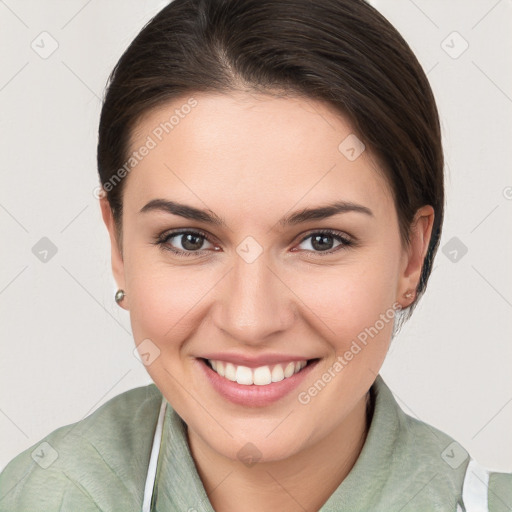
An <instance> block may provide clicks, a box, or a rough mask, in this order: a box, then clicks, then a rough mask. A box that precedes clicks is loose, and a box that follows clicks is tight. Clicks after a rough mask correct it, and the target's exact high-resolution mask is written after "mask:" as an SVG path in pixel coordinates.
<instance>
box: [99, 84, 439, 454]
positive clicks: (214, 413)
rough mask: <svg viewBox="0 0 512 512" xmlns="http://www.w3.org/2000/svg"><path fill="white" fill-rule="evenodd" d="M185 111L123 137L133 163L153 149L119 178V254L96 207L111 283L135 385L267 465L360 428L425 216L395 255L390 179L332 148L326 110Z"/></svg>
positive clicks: (208, 107) (244, 102) (285, 103)
mask: <svg viewBox="0 0 512 512" xmlns="http://www.w3.org/2000/svg"><path fill="white" fill-rule="evenodd" d="M193 97H194V98H195V100H196V101H197V104H196V105H195V106H194V107H193V108H191V109H181V106H182V105H184V104H186V102H187V99H188V98H184V99H182V100H180V101H174V102H172V103H169V104H167V105H165V106H163V107H159V108H158V109H156V110H153V111H151V112H149V113H148V114H147V115H145V116H144V118H143V119H141V120H140V122H139V123H138V125H137V126H136V129H135V130H134V132H133V137H132V148H131V149H132V150H134V151H135V150H137V149H138V148H140V147H141V146H143V145H145V144H146V145H147V146H151V148H150V150H149V151H147V152H146V151H142V152H144V153H147V154H146V155H145V156H144V157H143V158H141V160H140V162H138V163H137V165H136V167H135V168H134V169H133V170H132V171H131V172H130V173H129V175H128V176H127V178H126V183H125V189H124V195H123V218H122V233H123V241H122V249H123V254H122V256H121V254H120V252H119V250H118V248H117V245H116V243H115V230H114V229H113V222H112V216H111V213H110V209H109V207H108V203H107V202H106V200H105V199H103V200H102V210H103V215H104V219H105V222H106V224H107V226H108V228H109V231H110V234H111V239H112V251H113V252H112V260H113V270H114V274H115V277H116V280H117V283H118V285H119V287H120V288H122V289H124V290H125V292H126V298H125V299H124V301H123V303H122V305H123V307H125V308H126V309H128V310H129V311H130V317H131V323H132V330H133V334H134V338H135V343H136V345H139V344H140V343H142V342H144V343H145V345H143V347H144V348H145V351H148V348H149V352H150V354H151V355H150V356H149V357H150V361H149V362H150V363H151V364H149V365H148V366H147V370H148V372H149V374H150V375H151V377H152V379H153V380H154V382H155V383H156V385H157V386H158V387H159V389H160V390H161V391H162V393H163V394H164V396H165V397H166V398H167V400H168V401H169V403H170V404H171V405H172V406H173V407H174V409H175V410H176V411H177V412H178V414H179V415H180V416H181V417H182V418H183V419H184V420H185V422H186V423H187V425H188V427H189V433H192V434H193V435H194V436H196V438H197V439H201V442H202V443H203V444H204V445H205V446H208V447H209V448H210V449H211V450H213V451H214V452H216V453H218V454H221V455H224V456H226V457H229V458H232V459H236V457H237V453H238V451H239V450H240V449H241V448H242V447H244V446H245V445H246V443H248V442H250V443H252V444H253V445H255V446H256V447H257V449H258V450H259V452H260V453H261V456H262V458H263V460H280V459H284V458H286V457H289V456H291V455H294V454H296V453H299V452H301V451H303V450H306V449H307V448H309V447H311V446H313V445H314V444H315V443H318V442H320V441H322V440H323V439H327V438H328V437H329V436H333V435H334V434H335V433H336V432H338V433H340V432H341V431H342V430H343V428H346V425H348V424H349V423H350V422H352V424H356V423H357V424H361V420H362V415H363V413H364V404H365V395H366V392H367V390H368V389H369V387H370V386H371V384H372V383H373V381H374V380H375V377H376V375H377V374H378V372H379V369H380V367H381V365H382V363H383V361H384V358H385V355H386V352H387V350H388V346H389V343H390V338H391V333H392V328H393V320H392V313H393V311H394V309H395V308H396V303H397V302H399V303H400V304H402V305H403V306H406V305H408V304H409V303H410V302H411V300H412V299H409V300H408V299H404V294H405V293H406V292H407V291H408V290H414V289H415V287H416V284H417V282H418V279H419V275H420V270H421V264H422V262H423V256H424V254H425V251H426V248H427V245H428V239H429V236H430V228H431V225H432V218H433V216H432V215H431V211H430V210H428V208H429V207H427V209H426V210H424V211H423V212H422V213H423V216H420V217H419V218H420V220H419V221H418V223H417V226H418V228H417V229H416V231H414V232H413V233H412V236H411V244H410V246H404V245H403V244H402V241H401V239H400V234H399V224H398V219H397V214H396V210H395V206H394V203H393V197H392V193H391V190H390V187H389V185H388V183H387V180H386V178H385V177H384V176H383V174H382V173H380V172H377V171H376V170H375V166H374V164H373V163H372V161H371V159H370V155H369V152H368V151H363V152H362V153H361V155H360V156H359V157H358V158H356V159H355V160H354V159H353V155H352V152H350V151H348V152H347V150H346V145H342V146H341V147H342V149H344V148H345V149H344V151H345V152H344V153H343V152H342V151H340V149H339V146H340V143H341V142H342V141H344V140H345V139H346V138H347V137H348V136H349V135H351V134H352V129H351V126H350V125H349V124H348V123H347V122H346V120H344V119H343V117H341V116H340V115H339V114H338V113H335V112H334V111H333V109H332V108H329V107H328V106H326V105H324V104H323V103H320V102H315V101H314V100H311V99H307V100H306V99H302V98H275V97H270V96H256V95H254V96H253V95H249V94H242V93H238V94H231V95H220V94H194V95H193ZM176 109H178V110H179V112H181V113H182V115H179V116H177V117H176V119H179V120H178V121H177V122H176V119H175V120H174V122H173V123H174V125H173V127H172V130H171V129H169V126H167V129H168V131H169V134H166V133H165V131H164V132H163V136H161V139H162V140H161V141H160V140H158V137H157V135H155V134H160V135H162V128H161V125H160V123H164V122H165V121H169V118H170V117H171V116H172V115H173V114H174V113H175V110H176ZM180 109H181V110H180ZM185 111H186V112H189V111H190V112H189V113H188V114H186V115H184V114H183V112H185ZM159 126H160V130H158V127H159ZM148 136H149V137H150V138H151V140H152V141H154V143H155V144H152V143H149V144H148V140H149V139H148ZM348 141H352V139H348ZM345 144H346V143H345ZM153 146H154V147H153ZM349 146H350V144H349ZM142 152H141V153H142ZM346 155H348V156H350V157H351V159H349V158H347V156H346ZM334 204H336V205H337V208H332V209H330V210H329V211H328V212H326V211H323V215H322V212H316V215H315V214H310V215H305V214H304V211H305V210H310V209H318V208H324V207H326V206H332V205H334ZM180 205H186V206H180ZM197 210H201V211H202V213H201V212H198V211H197ZM171 212H174V214H173V213H171ZM429 212H430V213H429ZM297 213H302V214H303V215H299V216H298V215H297ZM310 213H311V212H310ZM326 214H331V215H329V216H326ZM326 231H328V232H326ZM174 251H176V252H174ZM393 305H395V307H394V306H393ZM365 332H366V343H365V344H364V343H363V342H362V339H364V338H365V336H364V334H362V333H365ZM369 333H371V335H370V334H369ZM144 340H150V341H144ZM354 343H356V345H357V346H358V347H359V350H357V349H356V348H355V345H354ZM158 351H159V352H158ZM348 352H350V353H351V354H352V356H350V354H348ZM206 359H213V360H215V362H213V366H214V367H216V368H217V370H218V371H219V373H221V374H222V373H224V377H222V376H220V375H219V374H217V373H215V372H214V371H213V369H211V368H210V366H209V365H208V364H207V363H206V362H205V360H206ZM218 361H220V362H218ZM301 361H304V362H309V364H308V365H307V366H305V367H304V368H302V369H301V367H302V366H303V363H302V364H301V363H300V362H301ZM228 362H230V363H238V366H243V367H246V368H241V369H239V370H237V365H236V364H234V365H233V367H231V366H230V365H228V364H227V363H228ZM290 362H295V363H297V362H299V364H298V365H292V366H289V363H290ZM277 363H282V370H283V372H281V370H280V369H276V364H277ZM336 363H337V364H336ZM210 364H211V363H210ZM287 366H288V369H287ZM247 368H249V370H247ZM255 368H258V369H257V370H255ZM296 369H300V371H299V372H298V373H297V374H296V375H295V376H293V377H291V378H284V379H283V376H284V375H289V374H290V373H291V372H292V371H295V370H296ZM281 373H284V375H281ZM326 375H327V377H326ZM329 375H330V378H329ZM226 377H229V378H231V379H232V378H235V379H238V380H239V381H240V382H244V383H245V384H238V383H233V382H231V380H229V378H226ZM272 378H274V380H275V381H276V382H273V383H270V384H268V380H269V379H270V380H272ZM244 379H249V380H244ZM251 379H254V380H256V384H252V385H250V382H251ZM319 381H321V382H323V385H321V383H319ZM248 383H249V385H248ZM315 383H316V388H315ZM312 388H314V389H316V392H315V390H314V389H312ZM358 422H359V423H358ZM189 435H190V434H189Z"/></svg>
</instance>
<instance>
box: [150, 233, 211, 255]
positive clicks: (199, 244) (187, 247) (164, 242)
mask: <svg viewBox="0 0 512 512" xmlns="http://www.w3.org/2000/svg"><path fill="white" fill-rule="evenodd" d="M175 239H176V240H177V241H176V240H175ZM205 242H208V243H210V244H211V242H209V241H208V237H207V236H206V234H205V233H201V232H199V231H179V232H170V233H169V232H167V233H165V234H164V235H162V236H161V237H159V238H158V240H157V244H158V245H160V246H161V247H162V248H164V249H166V250H169V251H171V252H174V253H175V254H178V255H183V256H190V255H192V254H194V253H201V252H202V251H203V250H206V249H205V247H204V243H205ZM176 245H177V246H178V247H176ZM212 245H213V244H212Z"/></svg>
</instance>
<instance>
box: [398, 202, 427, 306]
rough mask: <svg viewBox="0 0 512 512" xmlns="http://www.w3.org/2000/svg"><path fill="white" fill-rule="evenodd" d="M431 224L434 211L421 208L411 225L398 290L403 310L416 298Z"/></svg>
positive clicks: (424, 207) (425, 207)
mask: <svg viewBox="0 0 512 512" xmlns="http://www.w3.org/2000/svg"><path fill="white" fill-rule="evenodd" d="M433 224H434V209H433V208H432V206H430V205H426V206H423V207H421V208H420V209H419V210H418V211H417V212H416V215H415V216H414V219H413V221H412V223H411V227H410V231H409V244H408V246H407V248H406V261H405V266H404V268H403V273H402V276H401V278H400V282H399V289H398V300H399V302H401V303H402V302H403V304H402V306H403V307H404V308H405V307H408V306H410V305H411V303H412V302H414V300H415V298H416V289H417V287H418V283H419V281H420V278H421V272H422V269H423V262H424V260H425V256H426V254H427V251H428V246H429V243H430V238H431V236H432V226H433Z"/></svg>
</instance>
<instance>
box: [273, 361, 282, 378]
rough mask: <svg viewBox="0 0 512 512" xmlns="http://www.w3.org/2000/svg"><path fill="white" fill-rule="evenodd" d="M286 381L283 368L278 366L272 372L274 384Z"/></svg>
mask: <svg viewBox="0 0 512 512" xmlns="http://www.w3.org/2000/svg"><path fill="white" fill-rule="evenodd" d="M283 379H284V371H283V367H282V366H281V365H280V364H276V365H275V366H274V369H273V370H272V382H279V381H281V380H283Z"/></svg>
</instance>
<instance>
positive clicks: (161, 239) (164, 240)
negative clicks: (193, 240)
mask: <svg viewBox="0 0 512 512" xmlns="http://www.w3.org/2000/svg"><path fill="white" fill-rule="evenodd" d="M188 234H193V235H197V236H200V237H202V238H204V239H206V240H207V241H208V242H210V243H214V242H213V241H212V240H210V237H209V236H208V235H207V234H206V233H205V232H204V231H200V230H186V231H185V230H178V231H166V232H165V233H162V234H161V235H158V237H157V238H156V240H155V242H153V243H154V245H157V246H159V247H160V248H161V249H162V250H165V251H171V252H172V253H174V254H176V255H177V256H180V257H181V256H185V257H189V256H195V255H197V254H200V253H201V252H202V251H201V250H199V251H181V250H177V249H174V248H173V247H171V246H170V245H168V240H169V238H174V237H177V236H179V235H188ZM313 235H330V236H332V237H333V238H335V239H336V240H337V241H339V242H341V245H339V246H338V247H335V248H334V249H330V250H329V251H308V250H306V252H313V254H315V255H319V256H324V255H329V254H334V253H335V252H337V251H339V250H342V249H347V248H349V247H353V246H355V245H356V243H355V241H354V240H352V239H350V238H348V237H347V236H346V235H344V234H342V233H341V232H339V231H334V230H332V229H320V230H318V231H311V232H309V233H308V234H307V235H306V236H304V237H303V238H302V239H301V241H300V242H299V244H302V243H303V242H304V241H306V240H307V239H308V238H311V237H312V236H313ZM204 250H206V249H204Z"/></svg>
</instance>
